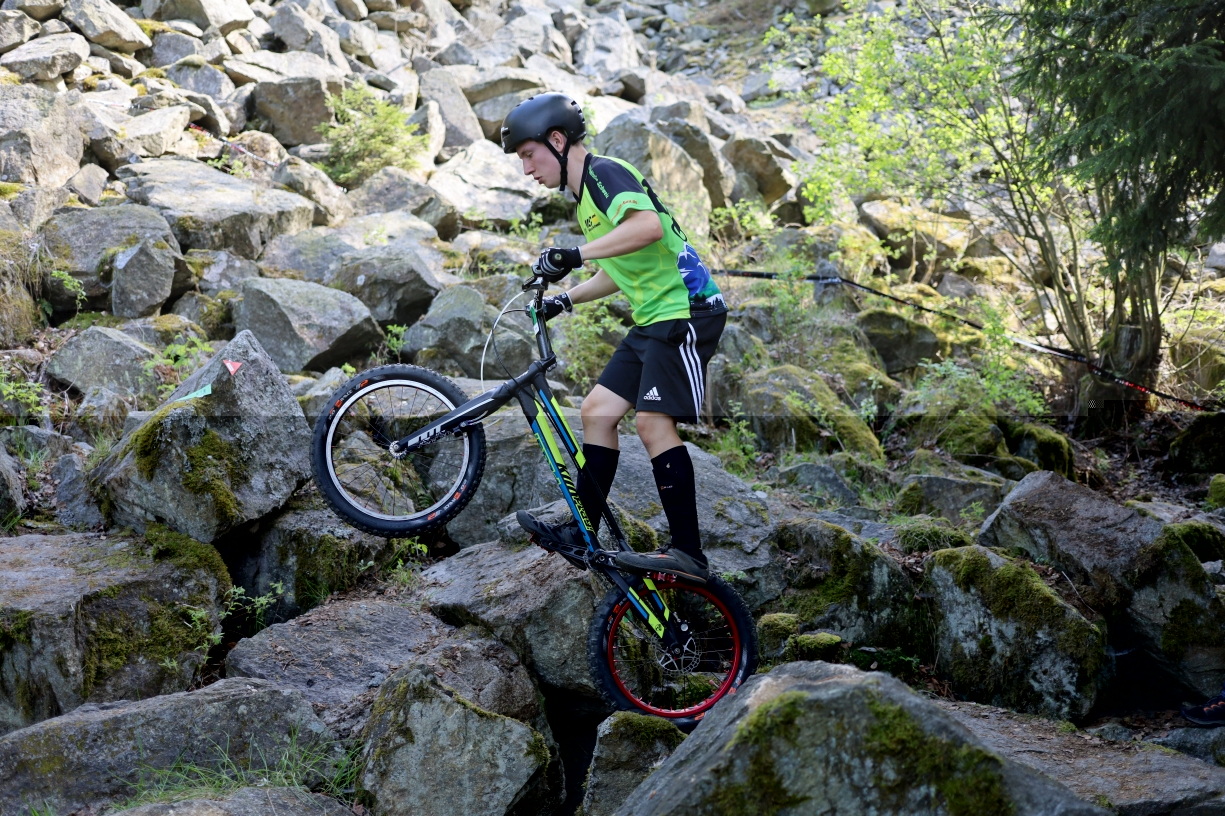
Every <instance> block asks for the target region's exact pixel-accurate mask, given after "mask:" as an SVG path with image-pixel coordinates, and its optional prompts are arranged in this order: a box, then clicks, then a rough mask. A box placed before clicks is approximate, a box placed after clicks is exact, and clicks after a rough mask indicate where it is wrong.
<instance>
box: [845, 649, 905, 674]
mask: <svg viewBox="0 0 1225 816" xmlns="http://www.w3.org/2000/svg"><path fill="white" fill-rule="evenodd" d="M846 662H848V663H850V664H851V665H853V666H855V668H857V669H861V670H862V671H883V672H886V673H888V674H891V675H893V676H894V677H896V678H897V679H899V680H901V681H903V682H906V683H911V682H913V681H915V680H916V679H918V677H919V665H920V660H919V658H917V657H915V656H913V655H909V654H907V653H906V652H905V651H903V650H901V649H878V648H873V647H861V648H858V649H851V651H850V652H849V654H848V655H847V660H846Z"/></svg>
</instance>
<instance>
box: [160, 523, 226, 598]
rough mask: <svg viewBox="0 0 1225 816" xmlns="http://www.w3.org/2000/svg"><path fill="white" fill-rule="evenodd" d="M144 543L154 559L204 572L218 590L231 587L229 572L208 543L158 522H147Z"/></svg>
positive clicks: (219, 556) (215, 550) (181, 567)
mask: <svg viewBox="0 0 1225 816" xmlns="http://www.w3.org/2000/svg"><path fill="white" fill-rule="evenodd" d="M145 542H146V543H147V544H148V545H149V547H150V550H151V554H152V555H153V559H154V560H155V561H160V560H165V561H169V562H170V563H172V564H174V565H175V566H176V567H179V568H180V569H183V570H187V571H189V572H207V573H209V574H210V575H212V576H213V577H214V578H216V579H217V584H218V586H219V587H220V588H221V589H222V591H228V590H229V589H230V587H231V586H232V584H231V582H230V571H229V570H228V569H227V568H226V566H225V561H223V560H222V558H221V553H219V552H217V549H216V548H215V547H213V546H212V545H211V544H204V543H203V542H200V541H196V540H195V539H194V538H192V537H191V536H189V535H186V534H185V533H176V532H174V531H173V530H170V529H169V528H167V527H163V526H162V525H160V524H150V525H149V526H148V528H147V529H146V530H145Z"/></svg>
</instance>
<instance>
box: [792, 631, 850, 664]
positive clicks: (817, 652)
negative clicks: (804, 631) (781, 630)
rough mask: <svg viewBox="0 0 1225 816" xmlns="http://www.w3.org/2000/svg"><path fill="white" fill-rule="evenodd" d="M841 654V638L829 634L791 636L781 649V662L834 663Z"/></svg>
mask: <svg viewBox="0 0 1225 816" xmlns="http://www.w3.org/2000/svg"><path fill="white" fill-rule="evenodd" d="M841 654H842V638H840V637H838V636H837V635H835V634H832V633H830V632H817V633H815V634H811V635H799V634H796V635H792V636H791V637H789V638H787V645H786V646H784V647H783V661H784V662H786V663H791V662H793V661H796V660H825V661H827V662H836V661H837V660H838V658H839V657H841Z"/></svg>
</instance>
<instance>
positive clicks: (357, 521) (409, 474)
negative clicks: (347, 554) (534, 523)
mask: <svg viewBox="0 0 1225 816" xmlns="http://www.w3.org/2000/svg"><path fill="white" fill-rule="evenodd" d="M466 401H467V397H465V395H464V393H463V392H462V391H460V389H459V386H457V385H456V384H455V383H453V382H451V381H450V380H448V379H447V378H446V377H444V376H442V375H441V374H439V373H437V372H435V371H430V370H429V369H427V368H420V367H418V366H410V365H389V366H381V367H379V368H373V369H370V370H369V371H363V372H362V373H360V374H358V375H357V376H355V377H353V378H352V379H351V380H349V382H347V383H345V384H344V385H343V386H341V388H340V389H339V390H338V391H337V392H336V394H335V395H333V397H332V402H331V406H330V408H329V410H328V411H327V413H324V414H323V415H321V416H320V417H319V420H318V421H317V422H316V423H315V436H314V443H313V446H312V459H313V464H314V471H315V481H316V483H317V484H318V485H319V492H320V493H322V494H323V496H324V498H325V499H327V501H328V503H329V504H331V505H332V508H333V509H334V510H335V511H336V512H337V513H338V514H340V515H341V516H342V517H343V518H344V519H345V520H347V521H348V522H349V523H350V524H352V525H353V526H354V527H357V528H358V529H360V530H364V531H366V532H368V533H373V534H375V535H381V536H388V537H405V536H411V535H415V534H417V533H422V532H426V531H429V530H433V529H437V528H439V527H441V526H443V525H444V524H446V523H447V522H448V521H450V520H451V519H453V518H454V517H455V516H456V515H457V514H458V513H459V511H460V510H462V509H463V508H464V506H465V505H466V504H467V503H468V502H469V501H470V500H471V499H472V495H473V494H474V493H475V492H476V488H477V485H478V484H480V480H481V474H482V473H483V472H484V469H485V431H484V429H482V428H481V427H480V426H479V425H476V426H473V427H470V428H466V429H464V431H463V432H462V433H460V434H457V435H455V436H451V435H448V434H443V435H441V436H439V437H438V438H437V439H435V440H434V441H433V442H431V443H430V444H428V445H426V446H425V447H423V448H420V449H418V450H416V451H413V452H412V453H410V454H408V455H406V456H404V457H403V458H399V459H397V458H396V457H394V456H392V455H391V453H390V452H389V450H388V448H389V446H390V445H391V443H392V442H394V441H396V440H397V439H403V438H404V437H406V436H409V435H411V434H413V433H416V432H417V431H418V430H420V429H421V428H424V427H425V426H426V425H428V424H429V423H431V422H433V421H434V420H436V419H438V418H440V417H442V416H445V415H446V414H447V413H449V412H450V411H451V410H452V409H454V408H455V407H456V406H459V405H462V404H463V403H464V402H466Z"/></svg>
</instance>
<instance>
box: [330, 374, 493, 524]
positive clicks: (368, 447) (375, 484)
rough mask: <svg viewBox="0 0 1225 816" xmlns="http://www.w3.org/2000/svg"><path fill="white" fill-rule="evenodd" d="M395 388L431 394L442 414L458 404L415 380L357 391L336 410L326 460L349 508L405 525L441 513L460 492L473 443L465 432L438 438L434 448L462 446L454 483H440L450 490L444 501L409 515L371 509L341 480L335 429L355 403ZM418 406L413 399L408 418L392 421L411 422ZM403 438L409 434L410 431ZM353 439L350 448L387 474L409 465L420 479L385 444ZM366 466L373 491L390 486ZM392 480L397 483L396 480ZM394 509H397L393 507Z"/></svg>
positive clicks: (443, 495) (443, 492)
mask: <svg viewBox="0 0 1225 816" xmlns="http://www.w3.org/2000/svg"><path fill="white" fill-rule="evenodd" d="M394 388H409V389H412V390H414V391H417V392H421V393H422V394H428V395H429V396H430V397H433V398H434V399H435V400H437V401H438V403H440V404H441V407H442V408H443V409H444V410H443V411H442V412H441V413H446V412H447V411H450V410H452V409H454V408H455V405H454V404H453V403H452V402H451V400H450V399H448V398H447V397H445V396H444V395H443V394H442V393H441V392H439V391H438V390H437V389H435V388H432V387H431V386H428V385H426V384H425V383H421V382H418V381H416V380H384V381H382V382H377V383H371V384H370V385H368V386H366V387H364V388H360V389H358V390H357V391H355V392H354V393H353V394H352V395H351V396H350V397H349V398H348V399H347V400H345V402H344V404H342V405H341V406H340V408H339V409H337V412H336V415H335V418H334V419H333V421H332V422H331V423H329V425H328V432H327V439H326V440H325V444H326V446H327V447H326V454H327V455H326V459H327V472H328V478H329V479H331V481H332V485H333V486H334V487H335V488H336V489H337V491H339V492H340V493H341V495H343V496H344V497H345V499H346V501H348V503H349V504H350V505H352V506H353V507H354V508H356V509H358V510H360V511H361V512H362V513H364V514H366V515H368V516H371V517H372V518H377V519H381V520H383V521H396V522H403V521H411V520H413V519H420V518H427V517H429V515H430V514H431V513H434V512H435V511H437V510H438V508H440V507H442V506H443V505H444V504H446V503H447V501H448V500H449V499H450V498H451V497H452V496H453V495H454V494H455V493H456V491H457V490H458V489H459V486H460V484H461V483H462V482H463V479H464V474H465V473H467V471H468V463H469V460H470V457H471V455H472V450H471V444H472V443H471V440H470V439H469V435H468V434H466V433H465V434H461V435H460V436H459V437H458V438H457V437H453V436H450V435H443V436H441V437H439V438H438V441H437V442H436V443H435V445H439V444H447V443H454V442H456V441H457V439H458V441H459V442H460V443H461V444H462V446H463V447H462V455H461V456H459V466H458V467H457V468H456V473H455V478H454V480H453V481H451V482H450V483H449V484H447V483H446V482H443V483H441V484H439V486H441V485H442V484H447V489H446V490H438V491H437V492H436V493H435V495H439V496H441V498H439V499H438V500H437V501H432V503H431V504H430V505H429V506H428V507H425V508H424V509H417V507H416V506H415V504H414V505H412V509H411V512H409V513H407V514H396V513H394V512H393V513H386V512H380V511H379V510H376V509H373V508H371V507H370V506H369V503H368V502H367V501H364V500H363V499H362V497H361V496H359V495H355V493H354V491H353V490H352V489H351V486H350V485H348V484H346V483H345V482H344V481H342V480H341V477H340V475H339V474H338V473H337V469H336V456H335V452H336V430H337V428H339V427H341V426H342V425H343V424H344V423H345V422H346V419H347V417H348V415H349V412H350V411H351V410H352V409H353V407H354V406H355V404H356V403H357V402H358V401H359V400H361V399H362V398H363V397H365V396H366V395H368V394H372V393H374V392H376V391H388V392H390V391H391V389H394ZM415 404H416V398H414V401H413V402H412V403H410V404H409V406H408V408H407V410H406V411H405V414H406V416H403V417H401V416H398V415H397V416H394V417H393V419H394V420H411V419H413V418H415V417H416V414H414V412H413V408H414V406H415ZM428 416H430V417H432V418H436V416H435V415H434V414H431V415H428ZM428 421H430V420H426V421H423V422H422V423H421V427H424V425H426V424H428ZM370 425H371V423H370V422H369V421H367V426H368V428H369V427H370ZM403 435H407V432H406V433H405V434H403ZM350 436H351V437H353V438H356V439H357V442H356V443H355V445H352V446H350V447H351V450H352V449H353V448H354V447H359V446H360V447H362V448H363V450H362V451H361V452H362V453H366V454H368V455H371V456H374V457H377V458H378V460H379V461H380V463H381V465H382V467H383V468H385V469H386V468H391V469H392V470H390V471H387V472H390V473H394V472H395V470H394V469H395V468H397V467H400V466H406V467H410V468H413V476H414V477H416V478H417V479H421V474H419V473H417V472H416V468H415V466H414V465H412V464H411V463H410V462H409V460H408V459H404V460H397V459H396V458H395V457H393V456H392V455H391V454H390V453H388V452H387V450H386V447H385V445H382V444H380V443H379V442H377V441H375V440H373V439H370V438H366V439H361V438H360V435H359V434H352V435H350ZM367 436H369V434H367ZM349 438H350V437H346V438H345V439H344V440H343V441H342V443H341V444H342V445H343V444H346V443H348V442H349ZM432 447H434V445H431V446H427V449H428V448H432ZM376 451H378V453H376ZM380 453H381V456H380ZM366 466H367V467H369V468H371V471H370V479H369V481H368V484H369V485H370V486H371V489H375V490H377V489H378V488H386V486H387V485H386V482H387V481H388V479H385V478H384V475H383V474H382V473H380V472H379V471H378V470H377V469H375V468H374V466H373V465H370V464H369V463H367V465H366ZM391 480H392V481H394V478H393V479H391ZM406 501H410V500H409V499H406ZM392 509H393V510H394V507H393V508H392Z"/></svg>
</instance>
